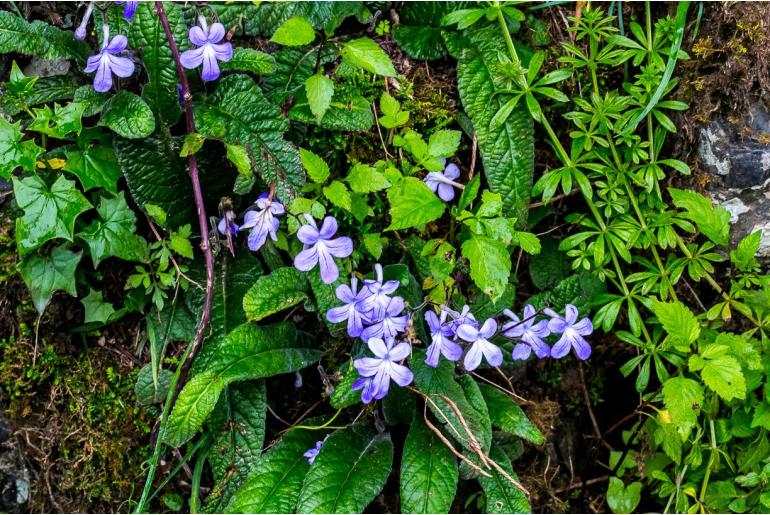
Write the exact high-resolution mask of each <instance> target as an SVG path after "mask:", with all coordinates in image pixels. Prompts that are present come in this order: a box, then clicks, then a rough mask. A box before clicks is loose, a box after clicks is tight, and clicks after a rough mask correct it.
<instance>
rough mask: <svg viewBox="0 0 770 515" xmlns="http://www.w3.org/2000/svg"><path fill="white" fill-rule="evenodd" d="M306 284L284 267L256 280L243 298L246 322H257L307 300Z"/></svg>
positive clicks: (293, 272)
mask: <svg viewBox="0 0 770 515" xmlns="http://www.w3.org/2000/svg"><path fill="white" fill-rule="evenodd" d="M307 290H308V282H307V279H306V278H305V275H304V274H303V273H302V272H300V271H299V270H297V269H296V268H294V267H284V268H279V269H277V270H275V271H273V272H272V273H271V274H270V275H264V276H262V277H260V278H259V279H257V282H256V283H254V286H252V287H251V288H249V291H248V292H246V295H245V296H244V297H243V310H244V311H245V312H246V318H247V319H248V320H253V321H259V320H262V319H263V318H265V317H267V316H270V315H272V314H274V313H278V312H279V311H283V310H284V309H287V308H290V307H292V306H296V305H297V304H299V303H300V302H302V301H303V300H306V299H307Z"/></svg>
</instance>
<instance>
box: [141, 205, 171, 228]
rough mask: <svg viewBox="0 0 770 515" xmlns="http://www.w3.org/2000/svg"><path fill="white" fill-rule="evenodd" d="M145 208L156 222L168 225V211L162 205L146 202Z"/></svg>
mask: <svg viewBox="0 0 770 515" xmlns="http://www.w3.org/2000/svg"><path fill="white" fill-rule="evenodd" d="M144 210H145V211H147V216H149V217H150V218H152V219H153V220H155V222H156V223H158V224H160V225H163V226H165V225H166V212H165V211H164V210H163V208H162V207H160V206H156V205H155V204H145V205H144Z"/></svg>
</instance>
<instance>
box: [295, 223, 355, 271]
mask: <svg viewBox="0 0 770 515" xmlns="http://www.w3.org/2000/svg"><path fill="white" fill-rule="evenodd" d="M305 219H306V220H307V224H305V225H303V226H302V227H300V228H299V231H297V238H299V241H301V242H302V243H304V244H305V249H304V250H303V251H301V252H300V253H299V254H297V255H296V257H295V258H294V266H295V267H297V270H300V271H302V272H308V271H310V270H312V269H313V267H314V266H315V265H316V263H318V266H319V268H320V270H321V280H322V281H323V282H324V283H326V284H331V283H333V282H334V281H336V280H337V277H339V275H340V272H339V270H338V269H337V263H335V262H334V258H335V257H338V258H345V257H348V256H349V255H351V254H352V253H353V240H351V239H350V238H348V237H347V236H342V237H340V238H333V239H332V237H333V236H334V234H335V233H336V232H337V220H335V219H334V217H333V216H327V217H326V218H324V221H323V224H322V225H321V230H320V231H319V230H318V226H316V224H315V220H313V217H312V216H310V215H308V214H305Z"/></svg>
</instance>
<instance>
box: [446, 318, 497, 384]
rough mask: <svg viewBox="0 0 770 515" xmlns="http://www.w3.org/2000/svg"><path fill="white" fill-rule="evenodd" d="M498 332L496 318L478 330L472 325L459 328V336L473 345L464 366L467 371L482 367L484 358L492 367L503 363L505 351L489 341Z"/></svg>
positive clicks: (489, 320)
mask: <svg viewBox="0 0 770 515" xmlns="http://www.w3.org/2000/svg"><path fill="white" fill-rule="evenodd" d="M495 331H497V322H496V321H495V319H494V318H490V319H488V320H487V321H486V322H484V325H482V326H481V329H476V328H475V327H473V326H472V325H470V324H463V325H461V326H460V327H458V328H457V336H459V337H460V338H462V339H463V340H465V341H466V342H468V343H470V344H471V347H470V348H469V349H468V352H467V353H466V354H465V359H464V360H463V365H464V366H465V370H467V371H469V372H470V371H472V370H476V369H477V368H478V366H479V365H481V358H482V356H483V357H484V358H485V359H486V360H487V363H489V365H490V366H492V367H499V366H500V365H501V364H502V362H503V351H501V350H500V347H498V346H497V345H495V344H494V343H492V342H490V341H489V338H492V336H493V335H494V334H495Z"/></svg>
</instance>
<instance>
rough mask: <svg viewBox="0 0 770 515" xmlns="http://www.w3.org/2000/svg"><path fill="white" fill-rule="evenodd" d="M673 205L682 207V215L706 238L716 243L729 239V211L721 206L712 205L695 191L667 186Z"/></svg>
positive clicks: (722, 242)
mask: <svg viewBox="0 0 770 515" xmlns="http://www.w3.org/2000/svg"><path fill="white" fill-rule="evenodd" d="M668 192H669V193H670V194H671V200H673V202H674V205H675V206H676V207H678V208H680V209H684V210H685V212H684V216H685V218H687V219H688V220H690V221H692V222H693V223H694V224H695V225H696V226H697V227H698V229H699V230H700V232H702V233H703V234H704V235H705V236H706V237H707V238H708V239H710V240H711V241H713V242H714V243H716V244H717V245H727V243H728V242H729V240H730V212H729V211H727V209H725V208H723V207H722V206H716V207H715V206H713V205H712V203H711V200H709V199H707V198H706V197H704V196H703V195H701V194H700V193H697V192H695V191H687V190H679V189H676V188H669V189H668Z"/></svg>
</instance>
